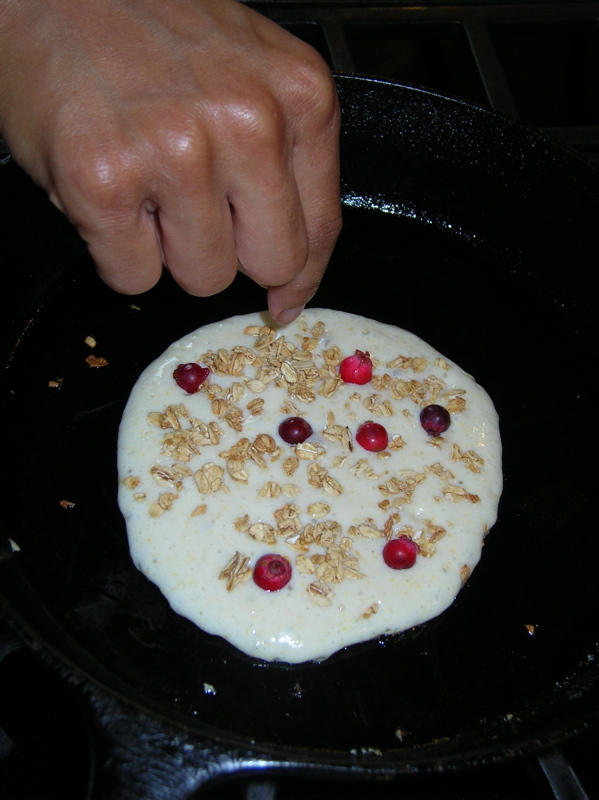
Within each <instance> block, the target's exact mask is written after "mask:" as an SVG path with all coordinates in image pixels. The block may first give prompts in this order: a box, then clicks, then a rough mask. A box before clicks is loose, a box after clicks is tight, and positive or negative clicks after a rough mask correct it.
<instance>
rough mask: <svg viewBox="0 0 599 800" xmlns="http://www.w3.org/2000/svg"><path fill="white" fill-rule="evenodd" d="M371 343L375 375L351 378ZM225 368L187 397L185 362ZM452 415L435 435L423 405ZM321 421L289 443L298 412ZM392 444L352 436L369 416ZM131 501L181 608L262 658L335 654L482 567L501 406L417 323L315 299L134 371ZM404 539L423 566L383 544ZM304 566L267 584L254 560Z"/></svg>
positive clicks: (126, 429)
mask: <svg viewBox="0 0 599 800" xmlns="http://www.w3.org/2000/svg"><path fill="white" fill-rule="evenodd" d="M357 350H359V351H361V352H362V353H368V354H369V357H370V358H371V360H372V362H373V375H372V379H371V380H370V381H368V382H367V383H366V384H363V385H356V384H351V383H344V382H343V381H342V380H341V379H340V377H339V363H340V361H341V360H342V359H343V358H345V357H347V356H351V355H352V354H354V353H355V352H356V351H357ZM190 362H198V363H199V364H200V365H201V366H202V367H208V368H209V369H210V373H209V375H208V377H207V378H206V380H205V381H204V382H203V383H202V385H201V387H200V389H199V391H197V392H196V393H193V394H188V393H187V392H186V391H185V390H183V389H182V388H181V387H180V386H179V385H177V383H176V381H175V379H174V378H173V372H174V370H175V369H176V367H177V366H178V365H179V364H187V363H190ZM431 403H435V404H437V405H441V406H444V407H445V408H447V409H448V411H449V412H450V419H451V424H450V427H449V428H448V430H447V431H445V432H444V433H442V435H441V436H438V437H435V436H431V435H429V434H427V433H426V432H425V431H424V430H423V428H422V426H421V424H420V421H419V414H420V411H421V410H422V407H424V406H426V405H428V404H431ZM298 416H299V417H302V418H304V419H305V420H306V421H307V422H308V423H309V425H310V426H311V428H312V429H313V433H312V435H311V436H309V438H308V439H307V440H306V441H305V442H304V443H302V444H297V445H293V444H288V443H286V442H285V441H283V439H282V438H281V437H280V435H279V433H278V429H279V425H280V423H281V422H282V421H283V420H285V419H286V418H288V417H298ZM369 420H372V421H374V422H377V423H379V424H381V425H383V426H384V427H385V429H386V431H387V433H388V437H389V444H388V446H387V448H386V449H385V450H383V451H380V452H376V451H374V452H373V451H368V450H365V449H363V447H361V446H360V445H359V444H358V443H357V442H356V440H355V433H356V431H357V429H358V427H359V426H360V424H362V423H363V422H366V421H369ZM118 470H119V504H120V507H121V510H122V513H123V515H124V517H125V519H126V522H127V531H128V537H129V544H130V549H131V555H132V558H133V561H134V563H135V565H136V566H137V567H138V568H139V569H140V570H141V571H142V572H143V573H144V574H145V575H146V576H147V577H148V578H149V579H150V580H152V581H153V582H154V583H156V584H157V585H158V586H159V588H160V589H161V591H162V592H163V594H164V595H165V597H166V598H167V599H168V601H169V602H170V604H171V606H172V607H173V609H174V610H175V611H176V612H178V613H179V614H182V615H183V616H185V617H187V618H189V619H190V620H192V621H193V622H194V623H196V624H197V625H198V626H199V627H200V628H202V629H203V630H205V631H207V632H209V633H213V634H217V635H220V636H222V637H224V638H226V639H227V640H228V641H230V642H231V643H232V644H233V645H235V646H236V647H237V648H239V649H240V650H242V651H243V652H245V653H248V654H249V655H251V656H254V657H257V658H261V659H264V660H268V661H272V660H280V661H286V662H302V661H308V660H321V659H324V658H326V657H328V656H329V655H331V654H332V653H334V652H335V651H337V650H339V649H340V648H343V647H345V646H347V645H350V644H352V643H356V642H361V641H365V640H367V639H370V638H373V637H377V636H379V635H381V634H385V633H393V632H398V631H402V630H406V629H408V628H411V627H413V626H415V625H418V624H420V623H422V622H425V621H426V620H428V619H431V618H432V617H435V616H437V615H438V614H440V613H441V612H442V611H443V610H444V609H445V608H447V607H448V606H449V605H450V604H451V603H452V601H453V600H454V598H455V597H456V595H457V593H458V592H459V590H460V588H461V587H462V585H463V583H464V582H465V580H466V579H467V577H468V575H469V574H470V572H471V570H472V569H473V568H474V566H475V565H476V564H477V562H478V560H479V558H480V554H481V547H482V543H483V538H484V536H485V535H486V533H487V532H488V530H489V529H490V528H491V526H492V525H493V524H494V522H495V520H496V516H497V506H498V502H499V497H500V494H501V489H502V473H501V441H500V436H499V428H498V419H497V414H496V412H495V409H494V407H493V404H492V402H491V400H490V398H489V396H488V395H487V394H486V392H485V391H484V390H483V389H482V388H481V387H480V386H478V384H477V383H476V382H475V381H474V380H473V378H472V377H470V376H469V375H467V374H466V373H465V372H464V371H463V370H462V369H460V368H459V367H458V366H457V365H455V364H453V363H452V362H451V361H449V360H448V359H446V358H445V357H443V356H441V355H440V354H439V353H438V352H436V351H435V350H434V349H433V348H432V347H430V346H429V345H427V344H426V343H425V342H423V341H422V340H421V339H419V338H417V337H416V336H414V335H412V334H410V333H408V332H406V331H403V330H401V329H399V328H396V327H393V326H389V325H383V324H381V323H378V322H375V321H373V320H369V319H365V318H364V317H360V316H356V315H352V314H346V313H343V312H339V311H331V310H325V309H309V310H306V311H304V313H303V314H302V315H301V316H300V318H299V319H298V320H296V321H295V322H294V323H292V324H291V325H288V326H284V327H277V326H276V324H274V323H273V322H272V320H271V319H270V318H269V317H268V316H267V315H266V314H250V315H246V316H240V317H233V318H231V319H228V320H225V321H223V322H221V323H218V324H213V325H208V326H206V327H204V328H200V329H199V330H197V331H195V332H194V333H191V334H190V335H188V336H186V337H184V338H183V339H181V340H180V341H178V342H175V343H174V344H173V345H171V346H170V347H169V348H168V349H167V350H166V352H165V353H164V354H163V355H162V356H161V357H160V358H158V359H157V360H156V361H155V362H154V363H153V364H151V365H150V366H149V367H148V368H147V369H146V370H145V371H144V373H143V374H142V375H141V377H140V378H139V380H138V382H137V383H136V385H135V387H134V389H133V391H132V393H131V397H130V399H129V402H128V404H127V407H126V409H125V412H124V415H123V419H122V423H121V427H120V431H119V446H118ZM401 536H407V537H408V538H409V539H411V540H412V541H414V542H416V543H417V545H418V549H419V552H418V555H417V557H416V561H415V563H414V565H413V566H411V567H410V568H408V569H392V568H390V567H389V566H387V564H386V563H385V562H384V560H383V557H382V550H383V547H384V546H385V544H386V543H387V541H388V540H390V539H395V538H399V537H401ZM272 553H274V554H278V555H280V556H283V557H285V558H286V559H287V560H288V562H289V564H290V565H291V570H292V574H291V579H290V580H289V582H288V583H287V584H286V585H285V586H284V588H281V589H278V590H276V591H265V590H264V589H262V588H260V587H259V586H258V585H257V584H256V583H255V581H254V580H253V579H252V570H253V568H254V566H255V564H256V562H257V560H258V559H259V558H260V557H261V556H262V555H265V554H272Z"/></svg>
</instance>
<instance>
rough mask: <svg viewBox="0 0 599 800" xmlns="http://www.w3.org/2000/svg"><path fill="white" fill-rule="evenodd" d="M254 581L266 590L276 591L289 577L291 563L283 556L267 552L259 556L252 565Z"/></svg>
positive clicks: (284, 584)
mask: <svg viewBox="0 0 599 800" xmlns="http://www.w3.org/2000/svg"><path fill="white" fill-rule="evenodd" d="M253 578H254V583H255V584H256V585H257V586H259V587H260V588H261V589H264V590H265V591H266V592H277V591H278V590H279V589H282V588H283V586H287V584H288V583H289V581H290V579H291V564H290V563H289V561H287V559H286V558H285V556H279V555H277V554H276V553H269V554H268V555H265V556H261V557H260V558H259V559H258V561H256V566H255V567H254V574H253Z"/></svg>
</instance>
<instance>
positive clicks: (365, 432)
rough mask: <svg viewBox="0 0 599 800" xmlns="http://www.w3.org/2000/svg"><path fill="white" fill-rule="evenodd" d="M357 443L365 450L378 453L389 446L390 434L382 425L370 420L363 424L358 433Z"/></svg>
mask: <svg viewBox="0 0 599 800" xmlns="http://www.w3.org/2000/svg"><path fill="white" fill-rule="evenodd" d="M356 442H357V443H358V444H359V445H361V446H362V447H363V448H364V450H372V451H373V452H378V451H379V450H385V449H386V447H387V445H388V444H389V434H388V433H387V431H386V430H385V428H384V427H383V426H382V425H381V424H380V423H378V422H372V420H369V421H368V422H363V423H362V425H360V427H359V428H358V430H357V431H356Z"/></svg>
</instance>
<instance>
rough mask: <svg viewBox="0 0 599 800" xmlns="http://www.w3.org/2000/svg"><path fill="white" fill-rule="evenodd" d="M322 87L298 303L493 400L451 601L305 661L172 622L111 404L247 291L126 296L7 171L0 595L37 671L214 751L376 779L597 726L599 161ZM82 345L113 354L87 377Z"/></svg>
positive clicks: (368, 83)
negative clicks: (338, 223) (482, 521)
mask: <svg viewBox="0 0 599 800" xmlns="http://www.w3.org/2000/svg"><path fill="white" fill-rule="evenodd" d="M338 85H339V91H340V97H341V102H342V108H343V116H344V122H343V134H342V174H343V194H344V201H345V209H344V217H345V227H344V230H343V233H342V235H341V238H340V241H339V245H338V248H337V250H336V252H335V255H334V257H333V259H332V263H331V266H330V268H329V270H328V273H327V275H326V277H325V280H324V282H323V285H322V287H321V289H320V290H319V292H318V294H317V296H316V297H315V298H314V301H313V303H312V305H313V306H322V307H331V308H339V309H342V310H347V311H352V312H356V313H360V314H363V315H365V316H367V317H373V318H376V319H380V320H382V321H384V322H389V323H393V324H396V325H399V326H401V327H405V328H407V329H409V330H412V331H414V332H415V333H417V334H418V335H420V336H422V337H423V338H425V339H426V340H428V341H429V342H431V344H433V345H434V346H436V347H437V348H438V349H440V350H441V351H442V352H444V353H446V354H447V355H448V356H449V357H451V358H453V359H455V360H456V361H457V362H458V363H459V364H460V365H461V366H463V367H464V368H465V369H467V370H468V371H470V372H471V373H472V374H474V375H475V377H476V378H477V380H478V381H479V382H480V383H481V384H482V385H483V386H484V387H485V388H486V389H487V390H488V391H489V392H490V394H491V396H492V397H493V398H494V400H495V402H496V406H497V409H498V411H499V414H500V418H501V426H502V437H503V442H504V453H505V457H504V470H505V490H504V495H503V498H502V501H501V506H500V517H499V521H498V523H497V525H496V526H495V528H494V529H493V531H492V532H491V534H490V535H489V537H488V539H487V544H486V546H485V548H484V553H483V559H482V561H481V563H480V565H479V566H478V567H477V569H476V571H475V572H474V574H473V575H472V578H471V580H470V581H469V583H468V585H467V587H466V588H465V589H464V591H463V592H462V593H461V594H460V596H459V598H458V599H457V601H456V602H455V604H454V605H453V606H452V607H451V608H450V609H449V610H448V611H447V612H446V613H445V614H443V615H442V616H441V617H440V618H438V619H437V620H434V621H432V622H431V623H429V624H428V625H425V626H423V627H422V628H421V629H419V630H417V631H414V632H411V633H410V634H407V635H403V636H396V637H390V638H387V639H381V640H380V641H375V642H371V643H368V644H365V645H359V646H355V647H353V648H349V649H347V650H346V651H343V652H341V653H339V654H337V655H335V656H333V657H332V658H330V659H329V660H328V661H326V662H324V663H323V664H320V665H313V664H307V665H303V666H302V665H300V666H289V665H284V664H270V665H266V664H264V663H262V662H260V661H255V660H252V659H250V658H248V657H246V656H243V655H241V654H239V653H238V652H236V651H235V650H234V649H233V648H232V647H230V646H229V645H227V644H226V643H225V642H223V641H221V640H220V639H218V638H215V637H211V636H208V635H205V634H203V633H202V632H201V631H199V630H197V629H196V628H195V627H194V626H192V625H191V624H190V623H188V622H187V621H186V620H184V619H181V618H179V617H178V616H176V615H175V614H174V613H173V612H172V611H171V610H170V608H169V607H168V605H167V603H166V602H165V600H164V599H163V598H162V597H161V595H160V594H159V592H158V591H157V590H156V589H155V588H154V586H153V585H152V584H150V583H149V582H147V581H146V580H145V579H144V578H143V577H142V576H141V575H140V574H139V573H138V572H137V571H136V570H135V569H134V568H133V566H132V564H131V561H130V559H129V555H128V549H127V542H126V536H125V527H124V523H123V520H122V518H121V516H120V514H119V511H118V508H117V504H116V471H115V452H116V437H117V428H118V424H119V420H120V415H121V412H122V410H123V407H124V404H125V402H126V400H127V396H128V393H129V391H130V389H131V387H132V386H133V383H134V382H135V380H136V378H137V376H138V374H139V373H140V371H141V370H142V369H143V368H144V366H145V365H146V364H147V363H149V362H150V361H151V360H152V359H154V358H155V357H156V356H158V355H159V354H160V353H161V352H162V350H163V349H164V348H165V347H166V346H167V345H168V344H169V343H170V342H171V341H173V340H175V339H176V338H177V337H179V336H180V335H182V334H185V333H187V332H188V331H190V330H192V329H194V328H196V327H199V326H200V325H202V324H205V323H208V322H212V321H215V320H218V319H221V318H223V317H226V316H230V315H232V314H236V313H245V312H248V311H251V310H255V309H260V308H262V307H263V305H264V297H263V294H262V291H261V290H260V289H258V288H257V287H255V286H253V285H252V284H250V283H249V282H248V281H246V280H244V279H242V278H240V279H238V280H237V281H236V282H235V284H234V285H233V286H232V287H231V288H230V289H229V290H227V291H226V292H225V293H223V294H221V295H218V296H216V297H213V298H209V299H197V298H192V297H189V296H187V295H185V294H184V293H183V292H182V291H181V290H180V289H179V288H178V287H176V286H175V285H174V284H173V282H172V281H171V280H170V279H169V278H168V276H165V277H164V278H163V279H162V280H161V282H160V284H159V285H158V286H156V287H155V288H154V289H153V290H151V291H150V292H148V293H146V294H144V295H141V296H138V297H135V298H131V297H123V296H119V295H117V294H115V293H113V292H111V291H110V290H108V289H107V288H106V287H104V286H103V284H102V283H101V282H100V281H99V279H98V278H97V277H96V275H95V272H94V270H93V266H92V265H91V262H90V261H89V259H88V257H87V256H86V255H85V253H84V252H83V250H82V248H81V245H80V243H79V241H78V239H77V237H76V235H75V234H74V233H73V231H72V230H71V229H70V228H69V226H68V225H67V224H66V223H65V222H64V221H63V220H62V218H61V217H60V215H58V213H57V212H55V211H54V209H53V208H52V207H51V206H50V204H49V203H48V202H47V200H46V199H45V197H43V195H42V193H41V192H40V191H39V190H37V189H35V188H34V187H33V186H32V185H31V184H30V182H29V181H28V179H27V178H26V177H25V176H24V175H23V174H22V173H21V172H20V171H19V170H18V169H17V168H16V167H15V166H14V165H8V166H5V167H3V168H2V169H1V170H0V193H1V194H0V202H1V208H2V215H3V224H4V237H3V238H4V244H3V248H2V249H3V259H4V269H3V280H4V281H5V289H4V300H3V306H4V322H3V328H4V329H5V331H6V333H7V335H8V347H7V349H6V353H5V354H3V355H4V362H5V364H6V367H7V368H6V369H5V371H4V372H5V375H4V378H3V382H2V412H3V418H4V420H5V423H4V426H5V430H4V437H3V438H4V465H5V477H4V492H5V498H7V500H6V502H7V504H8V507H9V508H10V510H11V512H12V520H11V522H10V525H7V524H6V519H7V517H6V516H5V526H4V528H5V535H4V537H3V540H6V538H7V537H10V538H11V539H12V540H13V541H14V542H16V543H17V545H18V546H19V548H20V550H19V551H18V552H14V553H13V552H12V550H11V549H9V548H6V547H5V549H4V551H3V558H0V568H1V570H2V571H1V572H0V598H2V599H3V600H4V602H5V604H6V606H7V608H8V609H9V615H11V616H12V617H13V619H15V620H16V624H17V627H18V628H19V629H20V630H21V632H22V633H23V635H24V636H25V638H26V639H27V641H28V642H29V643H30V644H33V645H35V646H37V647H39V648H41V650H42V651H44V652H46V653H49V654H50V657H51V660H52V661H53V663H65V664H68V665H69V666H68V670H67V671H69V670H70V671H72V672H73V674H75V675H76V676H78V679H83V680H84V681H87V680H90V681H91V682H93V683H95V684H98V685H100V686H102V687H104V690H106V692H107V693H108V694H115V695H122V696H123V697H126V698H129V700H130V701H131V702H132V703H133V705H134V707H135V706H137V707H139V708H141V709H145V710H146V711H148V712H150V713H151V714H157V715H159V716H161V717H162V718H164V719H166V720H170V721H172V722H174V723H175V724H179V723H183V724H185V725H186V726H187V727H188V728H190V729H191V731H192V732H197V734H198V735H202V736H204V735H207V736H209V737H210V736H214V737H216V738H218V739H219V740H220V741H221V742H224V743H228V742H229V743H231V744H232V745H239V744H245V745H247V746H249V744H250V743H252V744H254V743H255V744H256V746H259V747H261V748H262V749H263V751H266V752H271V753H275V754H276V753H278V754H279V756H280V757H285V758H295V759H296V760H299V761H302V760H304V761H314V760H321V761H324V762H330V763H337V764H339V765H341V766H343V765H348V766H351V765H352V764H355V763H356V759H358V760H359V762H360V763H361V764H365V765H366V766H371V767H372V768H373V769H379V768H380V767H381V766H389V767H394V766H399V767H400V768H401V767H402V766H406V765H421V766H422V767H424V768H428V767H430V766H432V765H435V766H437V767H438V766H447V767H453V766H456V765H458V764H463V763H469V762H470V763H472V762H474V761H477V760H481V759H485V758H500V757H503V756H505V755H506V754H509V753H512V754H513V753H522V752H527V751H528V750H530V749H534V748H536V747H539V746H541V745H543V744H545V743H548V742H552V741H555V740H558V739H559V738H560V737H562V736H564V735H569V734H571V733H573V732H575V731H577V730H581V729H583V728H584V726H585V725H587V724H588V723H590V722H593V721H596V720H597V718H598V717H599V644H598V628H597V617H598V610H599V581H598V580H597V570H596V561H597V557H598V556H599V546H598V543H597V536H596V523H595V520H596V517H595V514H596V503H595V502H594V500H595V497H596V488H595V483H596V470H595V463H596V455H595V451H594V447H593V445H594V439H595V436H594V427H595V426H594V424H593V422H591V421H592V420H594V418H595V417H596V415H597V409H596V400H595V398H594V389H593V386H592V383H593V380H592V376H593V366H594V364H595V363H596V346H597V321H596V319H597V318H596V314H595V309H594V305H595V303H594V298H593V295H592V290H591V289H590V283H591V280H590V277H591V275H592V274H593V271H594V269H593V268H595V267H596V265H597V258H598V253H599V247H598V245H599V237H598V233H597V227H598V226H597V221H598V219H599V215H598V205H597V198H598V187H599V181H598V178H597V173H596V172H594V171H593V170H592V169H591V168H590V167H589V166H588V165H586V164H584V163H582V162H580V161H579V160H578V159H577V158H576V157H575V156H573V155H571V154H569V153H566V152H565V151H564V150H562V148H561V147H559V146H557V145H556V144H554V143H552V142H549V141H547V140H545V139H544V138H542V137H540V136H539V135H537V134H536V133H534V132H531V131H529V130H527V129H525V128H522V127H520V126H519V125H516V124H515V123H513V122H509V121H507V120H503V119H501V118H498V117H496V116H494V115H492V114H490V113H489V112H487V111H484V110H482V109H478V108H475V107H472V106H470V105H466V104H464V103H462V102H460V101H457V100H453V99H449V98H443V97H439V96H437V95H433V94H430V93H427V92H422V91H420V90H417V89H411V88H407V87H401V86H396V85H392V84H388V83H385V82H381V81H375V80H370V79H362V78H358V77H351V76H339V77H338ZM88 335H92V336H94V337H95V339H96V340H97V346H96V348H95V350H94V351H93V353H94V354H95V355H97V356H101V357H104V358H106V359H107V362H108V364H107V366H105V367H102V368H91V367H90V366H88V364H87V363H86V361H85V359H86V357H87V356H88V355H89V353H90V349H89V347H88V346H87V345H86V343H85V338H86V336H88ZM56 379H62V381H63V383H62V387H61V388H60V389H58V388H50V387H49V385H48V384H49V381H52V380H56ZM63 500H65V501H68V503H72V504H73V506H72V507H67V508H65V507H63V506H62V505H61V501H63ZM15 509H16V513H15ZM2 544H3V546H4V545H5V541H3V542H2ZM209 687H214V691H212V690H211V689H210V688H209Z"/></svg>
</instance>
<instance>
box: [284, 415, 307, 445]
mask: <svg viewBox="0 0 599 800" xmlns="http://www.w3.org/2000/svg"><path fill="white" fill-rule="evenodd" d="M312 433H313V431H312V427H311V425H310V423H309V422H306V420H305V419H302V417H287V419H284V420H283V422H281V424H280V425H279V436H280V437H281V439H282V440H283V441H284V442H287V444H301V443H302V442H305V441H306V439H307V438H308V436H312Z"/></svg>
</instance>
